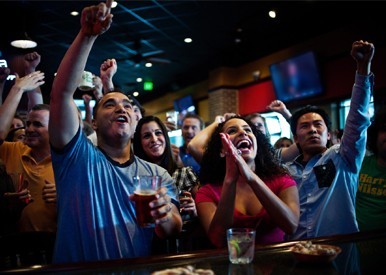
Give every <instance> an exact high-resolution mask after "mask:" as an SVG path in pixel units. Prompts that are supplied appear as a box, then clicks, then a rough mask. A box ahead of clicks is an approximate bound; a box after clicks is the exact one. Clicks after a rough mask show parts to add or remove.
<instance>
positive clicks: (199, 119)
mask: <svg viewBox="0 0 386 275" xmlns="http://www.w3.org/2000/svg"><path fill="white" fill-rule="evenodd" d="M187 118H195V119H198V121H200V130H203V129H204V128H205V122H204V120H203V119H202V117H200V116H199V115H197V114H195V113H187V114H186V115H185V116H184V118H183V119H182V123H181V124H182V125H183V124H184V121H185V119H187Z"/></svg>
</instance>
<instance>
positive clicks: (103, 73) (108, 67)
mask: <svg viewBox="0 0 386 275" xmlns="http://www.w3.org/2000/svg"><path fill="white" fill-rule="evenodd" d="M117 70H118V65H117V61H116V60H115V59H114V58H112V59H107V60H105V61H104V62H103V63H102V65H101V67H100V77H101V79H102V84H103V93H104V94H105V93H107V92H110V91H112V90H114V83H113V76H114V75H115V73H116V72H117Z"/></svg>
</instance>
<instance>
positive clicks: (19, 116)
mask: <svg viewBox="0 0 386 275" xmlns="http://www.w3.org/2000/svg"><path fill="white" fill-rule="evenodd" d="M13 118H16V119H18V120H21V122H22V123H23V127H25V126H27V125H26V123H25V120H24V118H23V117H22V116H21V115H19V114H15V115H14V117H13Z"/></svg>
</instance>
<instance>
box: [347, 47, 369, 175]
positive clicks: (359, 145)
mask: <svg viewBox="0 0 386 275" xmlns="http://www.w3.org/2000/svg"><path fill="white" fill-rule="evenodd" d="M374 51H375V49H374V45H373V44H372V43H369V42H367V41H362V40H359V41H355V42H354V43H353V44H352V48H351V56H352V57H353V58H354V60H355V61H356V65H357V71H356V75H355V84H354V85H353V90H352V95H351V103H350V110H349V112H348V115H347V118H346V123H345V126H344V130H343V132H344V135H343V137H342V140H341V146H340V152H341V154H342V156H343V158H344V159H345V161H346V163H347V164H348V165H349V166H350V167H351V168H352V170H353V171H354V172H356V171H357V170H359V169H360V167H361V164H362V161H363V157H364V154H365V148H366V136H367V135H366V132H367V128H368V126H370V114H369V111H368V110H369V102H370V96H371V92H372V89H373V85H374V80H373V79H374V78H373V74H372V73H371V71H370V68H371V61H372V59H373V56H374Z"/></svg>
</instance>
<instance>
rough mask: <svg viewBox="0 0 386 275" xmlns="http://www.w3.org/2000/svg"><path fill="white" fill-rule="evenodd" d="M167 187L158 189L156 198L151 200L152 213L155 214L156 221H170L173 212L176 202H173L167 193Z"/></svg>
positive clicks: (158, 222)
mask: <svg viewBox="0 0 386 275" xmlns="http://www.w3.org/2000/svg"><path fill="white" fill-rule="evenodd" d="M166 192H167V189H166V188H165V187H161V188H160V189H158V191H157V194H156V199H155V200H153V201H152V202H150V208H151V211H150V214H151V215H152V216H153V218H154V220H155V223H156V224H160V223H165V222H168V221H169V216H170V215H172V214H173V212H172V210H173V207H175V206H174V204H173V203H171V198H170V196H169V195H167V194H166Z"/></svg>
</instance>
